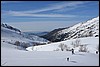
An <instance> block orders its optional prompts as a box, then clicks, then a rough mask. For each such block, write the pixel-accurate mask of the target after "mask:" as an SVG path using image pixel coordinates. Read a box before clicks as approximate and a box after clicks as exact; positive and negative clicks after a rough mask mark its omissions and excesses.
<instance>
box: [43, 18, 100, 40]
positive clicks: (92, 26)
mask: <svg viewBox="0 0 100 67" xmlns="http://www.w3.org/2000/svg"><path fill="white" fill-rule="evenodd" d="M91 36H94V37H98V36H99V16H98V17H96V18H93V19H91V20H88V21H86V22H82V23H78V24H76V25H73V26H71V27H68V28H65V29H63V30H59V31H57V32H54V33H53V34H49V33H48V34H47V35H44V36H43V37H44V38H47V39H48V40H50V41H53V42H58V41H64V40H68V39H75V38H82V37H91Z"/></svg>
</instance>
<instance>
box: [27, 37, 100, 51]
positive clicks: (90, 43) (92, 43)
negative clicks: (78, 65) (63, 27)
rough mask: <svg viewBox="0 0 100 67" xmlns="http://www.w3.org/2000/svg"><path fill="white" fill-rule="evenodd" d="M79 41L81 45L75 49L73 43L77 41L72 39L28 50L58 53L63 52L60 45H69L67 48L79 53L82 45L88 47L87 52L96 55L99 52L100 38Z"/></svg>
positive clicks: (87, 38)
mask: <svg viewBox="0 0 100 67" xmlns="http://www.w3.org/2000/svg"><path fill="white" fill-rule="evenodd" d="M77 40H80V44H79V46H78V47H75V48H74V47H73V45H72V42H75V41H76V39H70V40H66V41H61V42H55V43H50V44H47V45H40V46H35V47H28V48H26V49H27V50H29V51H56V50H58V51H61V50H60V47H59V45H60V44H65V45H67V48H68V49H69V50H71V49H72V48H74V49H75V51H76V52H79V49H80V46H81V45H86V48H87V52H90V53H95V52H96V51H97V50H98V45H99V38H98V37H85V38H79V39H77ZM64 51H65V50H64Z"/></svg>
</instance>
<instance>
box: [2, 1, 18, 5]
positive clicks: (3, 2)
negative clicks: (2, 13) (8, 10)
mask: <svg viewBox="0 0 100 67" xmlns="http://www.w3.org/2000/svg"><path fill="white" fill-rule="evenodd" d="M18 2H20V1H1V4H6V3H18Z"/></svg>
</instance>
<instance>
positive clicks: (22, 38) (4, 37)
mask: <svg viewBox="0 0 100 67" xmlns="http://www.w3.org/2000/svg"><path fill="white" fill-rule="evenodd" d="M1 41H3V42H5V43H9V44H12V45H18V46H23V47H25V48H26V47H29V46H32V45H39V44H45V43H47V42H49V41H48V40H46V39H44V38H40V37H38V36H35V35H33V36H29V35H26V34H24V33H23V32H21V31H20V30H19V29H17V28H14V27H12V26H9V25H7V24H3V23H2V24H1Z"/></svg>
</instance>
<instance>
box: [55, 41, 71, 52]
mask: <svg viewBox="0 0 100 67" xmlns="http://www.w3.org/2000/svg"><path fill="white" fill-rule="evenodd" d="M58 47H60V50H61V51H64V50H66V51H69V50H70V48H69V47H68V46H67V45H66V44H63V43H61V44H60V45H59V46H58ZM57 50H58V49H57Z"/></svg>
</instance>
